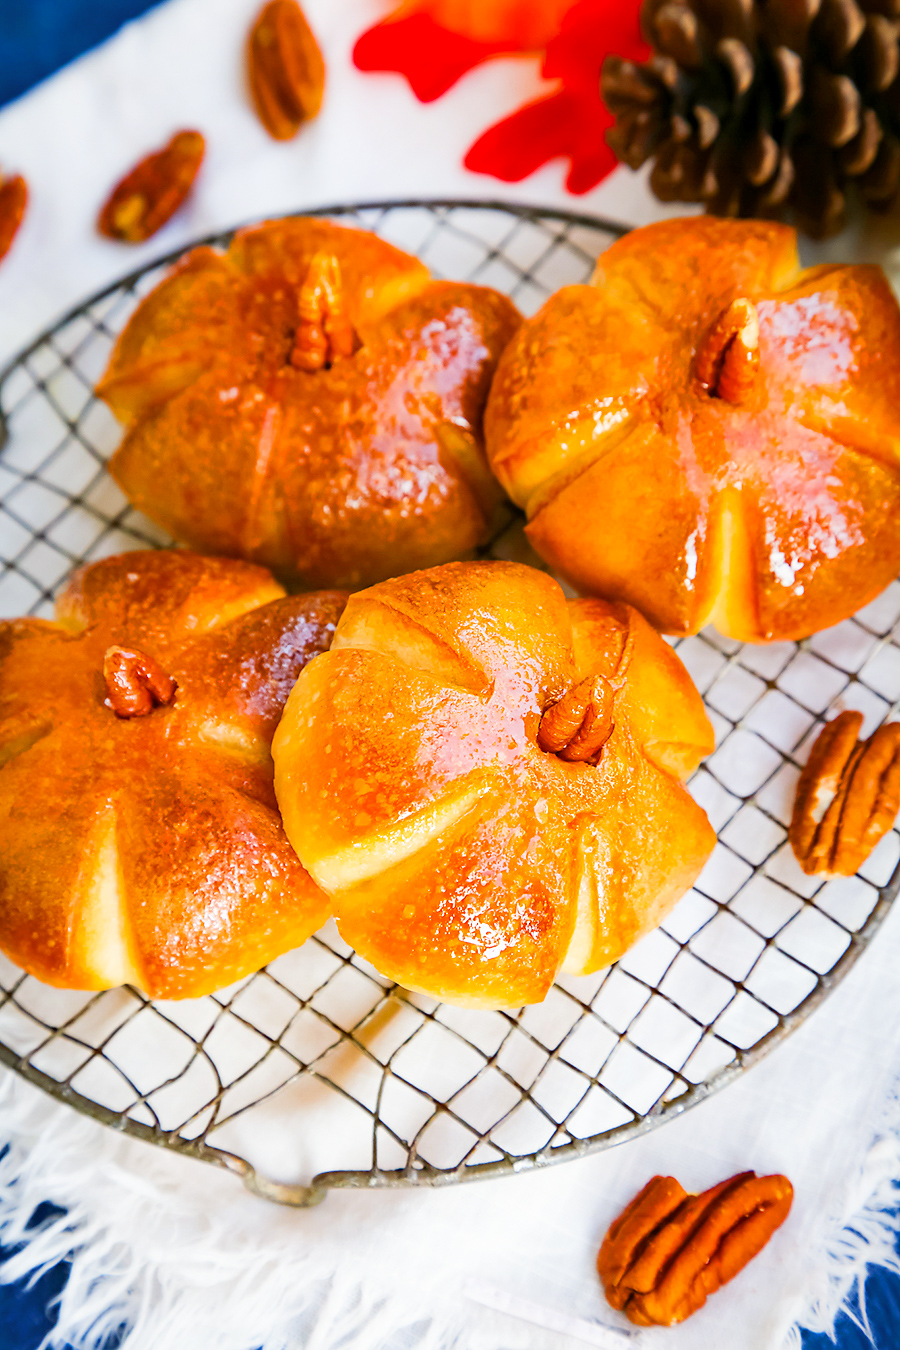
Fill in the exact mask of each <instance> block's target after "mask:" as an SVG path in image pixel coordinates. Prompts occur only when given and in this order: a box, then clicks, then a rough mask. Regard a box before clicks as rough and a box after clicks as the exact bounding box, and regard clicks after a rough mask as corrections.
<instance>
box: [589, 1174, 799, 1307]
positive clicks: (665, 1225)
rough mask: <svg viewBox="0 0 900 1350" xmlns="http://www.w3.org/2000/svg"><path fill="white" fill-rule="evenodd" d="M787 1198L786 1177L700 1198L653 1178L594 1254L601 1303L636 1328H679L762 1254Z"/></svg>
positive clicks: (725, 1185) (746, 1181)
mask: <svg viewBox="0 0 900 1350" xmlns="http://www.w3.org/2000/svg"><path fill="white" fill-rule="evenodd" d="M793 1195H794V1192H793V1187H792V1186H791V1183H790V1182H789V1181H788V1179H787V1177H782V1176H770V1177H758V1176H757V1175H756V1174H755V1173H754V1172H741V1173H739V1174H738V1175H737V1176H734V1177H731V1178H729V1180H728V1181H722V1182H720V1183H719V1185H718V1186H712V1187H711V1188H710V1189H709V1190H708V1191H704V1192H703V1193H702V1194H701V1195H689V1194H688V1193H687V1192H686V1191H685V1190H684V1188H683V1187H682V1186H681V1185H680V1183H679V1182H678V1181H676V1180H675V1178H674V1177H653V1179H652V1180H651V1181H648V1182H647V1185H646V1186H645V1187H644V1189H643V1190H642V1191H641V1192H640V1194H639V1195H637V1196H635V1198H634V1200H632V1202H631V1204H630V1205H628V1206H627V1207H626V1208H625V1209H624V1210H623V1212H622V1213H621V1214H620V1215H619V1217H618V1218H617V1219H616V1221H615V1223H614V1224H613V1225H612V1226H611V1228H610V1230H609V1232H608V1233H607V1234H606V1237H605V1238H604V1240H603V1246H602V1247H601V1248H600V1252H599V1255H598V1257H597V1270H598V1273H599V1275H600V1280H601V1283H602V1284H603V1290H604V1293H605V1294H606V1298H607V1301H608V1302H609V1303H610V1304H611V1306H612V1307H613V1308H616V1309H618V1310H619V1311H620V1312H624V1313H625V1316H626V1317H627V1318H628V1319H629V1320H630V1321H631V1322H634V1323H635V1324H636V1325H637V1326H663V1327H668V1326H672V1325H674V1323H676V1322H683V1321H684V1320H685V1318H686V1317H690V1315H691V1313H694V1312H696V1311H697V1309H698V1308H702V1306H703V1304H704V1303H705V1302H706V1300H707V1298H708V1296H709V1295H710V1294H713V1293H715V1291H716V1290H717V1289H718V1288H720V1286H721V1285H723V1284H726V1283H727V1282H728V1280H731V1279H733V1278H734V1276H735V1275H737V1273H738V1271H740V1270H742V1269H743V1267H744V1266H745V1265H746V1264H747V1262H748V1261H750V1260H751V1259H752V1258H753V1257H754V1256H756V1254H757V1252H759V1251H761V1250H762V1248H763V1247H764V1246H765V1245H766V1243H767V1242H768V1240H769V1238H770V1237H771V1236H772V1234H773V1233H774V1231H775V1229H776V1228H778V1227H779V1226H780V1225H781V1224H782V1223H783V1222H784V1220H785V1219H786V1218H787V1215H788V1211H789V1209H790V1207H791V1201H792V1200H793Z"/></svg>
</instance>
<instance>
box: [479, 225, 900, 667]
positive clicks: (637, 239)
mask: <svg viewBox="0 0 900 1350" xmlns="http://www.w3.org/2000/svg"><path fill="white" fill-rule="evenodd" d="M738 313H739V314H742V315H743V316H744V318H747V316H749V320H748V323H747V326H746V328H745V329H744V330H742V331H743V332H744V338H743V339H742V341H745V340H746V341H748V342H750V343H751V346H752V350H749V349H748V351H747V353H746V354H747V357H748V362H747V363H745V366H744V370H743V374H741V372H740V370H738V369H737V366H735V368H734V370H732V371H731V377H730V378H728V379H726V378H725V374H724V371H725V364H726V354H727V351H728V342H729V341H730V337H729V333H728V330H727V320H728V316H729V315H735V314H738ZM723 324H724V325H725V326H724V327H723ZM730 336H731V338H733V337H735V336H736V334H731V335H730ZM721 343H724V344H725V345H724V346H722V347H721V350H720V349H719V344H721ZM733 350H734V351H737V348H733ZM751 357H752V361H750V360H749V358H751ZM735 374H737V375H739V376H740V378H739V379H738V380H737V382H735V379H734V378H733V377H734V375H735ZM485 435H486V444H487V450H488V456H489V459H490V461H491V465H492V467H493V469H494V471H495V473H496V474H497V475H498V477H499V479H500V481H501V482H502V484H503V486H504V487H505V488H506V489H507V491H508V492H509V494H510V496H511V497H512V498H513V499H514V500H515V501H516V502H518V503H519V504H520V505H521V506H522V507H523V508H524V509H525V511H526V514H527V515H528V520H529V523H528V527H527V533H528V537H529V539H530V540H531V542H532V544H533V545H534V547H535V549H536V550H537V552H538V553H539V554H540V555H541V557H543V558H544V559H545V560H546V561H547V562H548V563H549V564H550V565H551V566H552V567H553V568H554V570H555V571H556V572H557V573H558V574H560V575H562V576H564V577H565V578H566V579H567V580H568V581H569V582H570V583H571V584H572V585H573V586H574V587H575V588H576V589H577V590H578V591H579V592H581V593H582V594H593V595H603V596H606V597H608V598H610V599H621V600H625V601H627V602H628V603H630V604H633V605H635V606H636V607H637V608H639V609H640V610H641V612H642V613H643V614H644V615H645V616H646V617H647V618H648V619H650V620H651V622H652V623H653V624H654V625H655V626H656V627H657V628H659V629H660V630H661V631H663V632H667V633H693V632H697V631H698V630H699V629H700V628H702V627H703V626H704V625H705V624H707V623H710V622H711V623H714V624H715V625H716V626H717V627H718V628H719V629H720V631H722V632H723V633H725V634H727V635H728V636H730V637H733V638H736V639H738V640H740V641H747V642H765V641H775V640H784V639H800V638H803V637H806V636H808V635H809V634H810V633H813V632H816V631H818V630H820V629H822V628H826V627H829V626H831V625H832V624H835V623H838V622H839V621H840V620H842V619H844V618H846V617H847V616H848V615H850V614H852V613H854V612H855V610H857V609H859V608H860V607H862V606H863V605H865V604H866V603H868V602H869V601H870V600H872V599H873V598H874V597H875V596H876V595H877V594H878V593H879V592H880V591H881V590H883V589H884V587H885V586H887V585H888V584H889V583H890V582H891V581H892V580H893V579H894V578H895V577H896V576H897V573H898V571H900V531H898V530H897V528H896V519H897V513H898V510H900V306H898V304H897V300H896V299H895V297H894V295H893V294H892V292H891V289H890V287H889V285H888V283H887V280H886V278H885V277H884V275H883V273H882V272H881V269H880V268H878V267H872V266H838V265H826V266H820V267H813V268H808V269H806V270H801V268H800V264H799V261H798V258H797V251H796V235H795V232H794V231H793V230H792V229H790V228H789V227H787V226H785V225H779V224H774V223H771V222H766V221H749V220H748V221H732V220H717V219H713V218H711V217H691V218H690V219H685V220H670V221H664V222H660V223H658V224H655V225H649V226H647V227H646V228H644V229H641V230H635V231H632V232H631V233H630V234H628V235H626V236H625V237H624V238H622V239H621V240H619V241H618V242H617V243H615V244H614V245H613V246H612V247H611V248H610V249H608V250H607V251H606V252H605V253H604V254H602V255H601V257H600V260H599V262H598V264H597V270H596V273H595V276H594V278H593V281H592V282H591V284H590V285H585V286H569V287H566V288H564V289H563V290H561V291H559V292H557V293H556V294H555V295H554V296H552V297H551V298H550V300H548V301H547V303H546V304H545V305H544V306H543V308H542V309H541V310H540V311H539V312H538V313H537V314H536V315H535V316H534V317H533V318H531V319H529V320H527V321H526V322H525V323H524V324H523V326H522V328H521V329H520V330H519V332H518V334H517V335H516V336H515V337H514V338H513V340H512V342H511V343H510V345H509V347H508V348H507V349H506V351H505V352H504V355H503V357H502V358H501V361H500V364H499V366H498V370H497V375H496V377H495V380H494V383H493V386H492V389H491V396H490V399H489V402H488V408H487V411H486V414H485Z"/></svg>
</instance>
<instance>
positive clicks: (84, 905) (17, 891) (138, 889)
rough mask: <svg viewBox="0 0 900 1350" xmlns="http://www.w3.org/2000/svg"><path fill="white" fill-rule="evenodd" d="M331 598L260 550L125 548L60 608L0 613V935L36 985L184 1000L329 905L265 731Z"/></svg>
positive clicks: (288, 938) (312, 647)
mask: <svg viewBox="0 0 900 1350" xmlns="http://www.w3.org/2000/svg"><path fill="white" fill-rule="evenodd" d="M344 599H345V597H344V596H343V595H342V594H340V593H337V592H320V593H318V594H314V595H302V596H292V597H286V596H285V594H284V591H283V590H282V588H281V587H280V586H279V585H278V584H277V583H276V582H275V581H274V579H273V578H272V576H271V575H270V574H269V573H268V572H266V571H265V570H264V569H263V568H260V567H255V566H252V565H251V564H248V563H241V562H227V561H224V560H221V559H216V558H201V557H198V556H197V555H196V554H192V553H187V552H182V551H178V552H153V551H148V552H141V553H126V554H122V555H120V556H118V557H114V558H107V559H104V560H103V561H102V562H97V563H92V564H91V565H89V566H87V567H85V568H83V569H82V570H81V571H80V572H78V573H76V574H75V576H74V577H73V578H72V580H71V581H70V582H69V584H68V585H67V586H66V588H65V589H64V591H63V592H62V594H61V596H60V598H59V601H58V603H57V607H56V615H57V621H56V622H55V623H54V622H49V621H47V620H43V619H15V620H12V621H11V622H6V623H2V624H0V948H2V950H3V951H4V952H6V954H7V955H8V956H10V957H11V958H12V959H13V960H14V961H16V962H17V963H18V964H19V965H20V966H22V967H23V968H24V969H25V970H27V971H29V972H30V973H31V974H33V975H36V976H37V977H38V978H39V979H41V980H44V981H46V982H47V983H48V984H54V985H60V986H63V987H65V988H75V989H106V988H110V987H113V986H116V985H120V984H131V985H134V986H135V987H137V988H139V989H142V990H143V991H144V992H145V993H147V994H149V995H151V996H155V997H157V996H158V997H162V998H193V997H198V996H200V995H201V994H205V993H209V992H211V991H212V990H214V989H218V988H221V987H223V986H225V985H227V984H231V983H232V982H233V981H234V980H236V979H239V978H240V977H241V976H243V975H246V974H248V973H249V972H251V971H254V970H257V969H259V967H260V966H262V965H264V964H265V963H266V962H267V961H269V960H272V959H273V958H274V957H275V956H277V955H279V954H280V953H281V952H283V951H286V950H288V949H289V948H292V947H295V946H297V945H298V944H299V943H301V942H303V941H304V940H305V939H306V938H307V937H308V936H309V935H310V934H311V933H312V932H314V931H315V930H316V929H317V928H318V927H320V926H321V924H322V923H324V921H325V919H326V918H327V917H328V913H329V903H328V900H327V898H326V896H325V895H324V894H323V893H322V891H321V890H320V889H319V888H318V886H317V885H316V884H315V882H314V881H313V880H312V878H311V877H310V876H309V875H308V873H307V872H305V871H304V869H303V868H302V867H301V865H300V863H299V862H298V861H297V857H296V855H295V853H294V851H293V849H292V848H291V846H290V844H289V843H288V841H287V839H286V837H285V834H284V831H283V829H282V826H281V820H280V817H279V814H278V810H277V807H276V803H275V797H274V792H273V786H272V774H273V768H272V759H271V754H270V744H271V739H272V733H273V731H274V729H275V726H276V724H277V722H278V718H279V716H280V714H281V710H282V707H283V705H284V702H285V699H286V698H287V695H288V693H289V691H290V689H291V686H292V685H293V683H294V680H295V679H296V677H297V675H298V673H299V672H300V670H301V669H302V668H303V666H304V665H305V664H306V662H307V661H308V660H309V659H310V658H311V657H312V656H314V655H315V654H316V653H317V652H321V651H323V650H324V649H325V648H327V646H328V645H329V643H330V641H331V638H332V635H333V633H334V628H335V624H336V622H337V619H338V616H339V615H340V612H341V609H342V607H343V603H344Z"/></svg>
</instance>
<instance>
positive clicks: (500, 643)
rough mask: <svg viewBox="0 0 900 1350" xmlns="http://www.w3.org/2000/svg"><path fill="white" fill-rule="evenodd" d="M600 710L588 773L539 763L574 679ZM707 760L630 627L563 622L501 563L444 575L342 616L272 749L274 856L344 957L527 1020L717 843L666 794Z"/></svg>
mask: <svg viewBox="0 0 900 1350" xmlns="http://www.w3.org/2000/svg"><path fill="white" fill-rule="evenodd" d="M591 675H597V676H603V677H605V678H606V679H607V680H608V681H609V684H610V688H611V689H612V690H613V693H612V698H613V704H612V708H613V729H612V732H611V734H610V736H609V739H608V740H607V742H606V744H605V745H604V747H603V750H602V753H601V755H600V758H599V762H598V763H596V764H593V763H569V762H565V761H564V760H562V759H560V758H559V757H558V756H557V755H556V754H550V753H547V752H546V751H544V750H542V749H541V748H540V747H539V745H538V743H537V735H538V731H539V728H540V723H541V718H542V715H543V713H544V712H545V710H546V709H547V708H548V707H549V706H551V705H552V704H554V703H555V702H557V701H558V700H560V699H561V698H563V696H564V695H565V694H566V693H567V692H568V691H569V690H570V689H571V688H572V687H573V685H574V684H576V683H577V682H578V681H580V680H583V679H584V678H586V677H587V676H591ZM712 747H713V735H712V728H711V726H710V724H709V720H708V718H707V716H706V713H705V711H704V709H703V704H702V702H701V700H700V696H699V695H698V693H697V691H696V689H695V688H694V686H693V685H692V683H691V681H690V679H689V677H688V675H687V673H686V671H685V670H684V668H683V666H682V665H681V663H680V662H679V660H678V658H677V656H676V655H675V654H674V652H672V650H671V649H670V648H669V647H668V646H667V645H666V643H664V642H663V640H662V639H661V638H660V637H659V635H658V634H657V633H656V632H655V631H654V630H653V629H652V628H651V627H650V625H649V624H648V623H647V622H646V621H645V620H644V619H643V618H642V617H641V616H640V614H638V613H637V611H636V610H634V609H633V608H631V607H629V606H627V605H619V604H608V603H606V602H604V601H602V600H596V599H589V600H577V601H572V602H567V601H566V599H565V596H564V594H563V592H562V590H561V588H560V587H559V585H558V584H557V583H556V582H555V581H553V580H552V578H550V577H549V576H547V575H546V574H545V573H542V572H539V571H536V570H535V569H532V568H529V567H525V566H522V565H520V564H517V563H501V562H494V563H451V564H448V565H447V566H445V567H440V568H434V569H431V570H428V571H424V572H419V573H416V574H414V575H412V576H406V577H401V578H398V579H397V580H394V581H388V582H384V583H382V584H381V585H378V586H375V587H372V588H371V589H369V590H367V591H363V592H361V593H359V594H357V595H354V596H352V597H351V599H350V601H349V603H348V605H347V608H346V610H345V612H344V615H343V617H342V619H341V622H340V623H339V625H338V629H337V632H336V634H335V639H334V642H333V644H332V647H331V649H330V651H328V652H327V653H324V654H323V655H321V656H319V657H317V658H316V659H315V661H313V662H311V663H310V664H309V665H308V666H307V667H306V669H305V670H304V671H303V673H302V674H301V675H300V677H299V679H298V681H297V684H296V685H295V687H294V690H293V691H292V693H291V696H290V698H289V699H288V702H287V706H286V708H285V713H284V716H283V718H282V720H281V723H280V725H279V728H278V731H277V733H276V736H275V740H274V743H273V756H274V759H275V788H276V795H277V798H278V802H279V805H280V807H281V811H282V817H283V820H284V824H285V829H286V831H287V834H288V837H289V838H290V840H291V842H292V843H293V845H294V847H295V849H296V850H297V853H298V855H299V857H300V859H301V861H302V862H303V864H304V866H305V867H306V868H307V869H308V870H309V872H310V874H311V875H312V876H313V877H314V878H315V879H316V880H317V881H318V883H319V884H320V885H321V886H322V888H323V889H324V890H326V891H327V892H328V894H329V895H330V896H331V897H332V903H333V907H334V913H335V917H336V919H337V923H338V927H339V929H340V931H341V933H342V935H343V937H344V938H345V939H346V941H347V942H349V943H350V944H351V945H352V946H353V947H355V948H356V950H357V951H358V952H359V953H360V954H361V955H362V956H364V957H366V958H367V959H368V960H370V961H371V962H372V963H373V965H375V966H376V968H377V969H378V970H380V971H381V972H382V973H383V974H385V975H387V976H389V977H390V978H392V979H394V980H397V981H398V982H399V983H401V984H402V985H404V986H405V987H406V988H409V989H415V990H419V991H422V992H424V993H427V994H430V995H432V996H433V997H435V998H441V999H445V1000H447V1001H448V1002H451V1003H457V1004H463V1005H472V1006H481V1007H517V1006H519V1005H521V1004H523V1003H532V1002H538V1001H540V1000H541V999H542V998H543V997H544V996H545V995H546V993H547V990H548V989H549V987H550V985H551V983H552V981H553V980H554V978H555V976H556V974H557V972H558V971H559V970H560V969H561V968H564V969H566V970H569V971H573V972H576V973H586V972H589V971H592V970H596V969H598V968H599V967H601V966H604V965H607V964H609V963H610V962H612V961H614V960H615V959H616V958H617V957H618V956H620V955H621V954H622V953H623V952H624V951H625V950H626V949H627V948H628V947H629V946H630V945H631V943H632V942H634V941H635V940H636V939H637V938H638V937H640V936H641V935H642V934H643V933H645V932H647V931H648V930H649V929H650V928H652V927H653V926H654V925H656V924H657V923H659V921H660V919H661V918H662V917H663V915H664V914H665V913H666V912H667V911H668V910H669V909H670V908H671V906H672V905H673V904H674V903H675V902H676V900H677V899H678V898H679V897H680V896H681V895H682V894H683V893H684V891H685V890H686V889H688V888H689V887H690V885H691V884H692V883H693V881H694V880H695V878H696V876H697V875H698V873H699V872H700V870H701V868H702V866H703V864H704V862H705V861H706V859H707V857H708V856H709V853H710V852H711V850H712V847H713V845H714V842H715V835H714V833H713V831H712V829H711V828H710V825H709V822H708V821H707V819H706V816H705V815H704V813H703V812H702V810H701V809H700V808H699V807H698V806H697V805H696V803H695V802H694V801H693V799H692V798H691V796H690V794H689V793H688V792H687V791H686V789H685V787H684V786H683V779H684V778H685V777H686V776H687V775H688V774H689V773H691V772H692V771H693V769H694V768H695V767H696V766H697V764H698V762H699V760H700V759H701V757H702V756H703V755H706V754H708V753H709V752H710V751H711V750H712Z"/></svg>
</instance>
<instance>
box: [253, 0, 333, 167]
mask: <svg viewBox="0 0 900 1350" xmlns="http://www.w3.org/2000/svg"><path fill="white" fill-rule="evenodd" d="M247 62H248V68H249V74H250V89H251V92H252V94H253V100H254V102H255V104H256V110H257V112H258V113H259V117H260V121H261V122H262V124H263V126H264V127H265V128H266V130H267V131H268V132H269V134H270V135H271V136H274V137H275V139H276V141H289V140H290V139H291V137H292V136H296V134H297V132H298V130H299V129H300V124H301V123H302V122H308V121H310V120H311V118H313V117H315V115H316V113H317V112H318V111H319V109H320V107H321V106H322V95H323V93H324V91H325V62H324V60H323V59H322V53H321V51H320V50H319V45H318V43H317V42H316V39H315V37H314V36H313V33H312V29H311V28H310V26H309V24H308V23H307V22H306V18H305V16H304V14H303V11H302V9H301V8H300V6H299V5H298V4H297V0H271V3H270V4H267V5H264V6H263V8H262V10H261V11H260V13H259V15H258V16H257V19H256V22H255V23H254V25H253V27H252V29H251V30H250V40H249V43H248V48H247Z"/></svg>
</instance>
